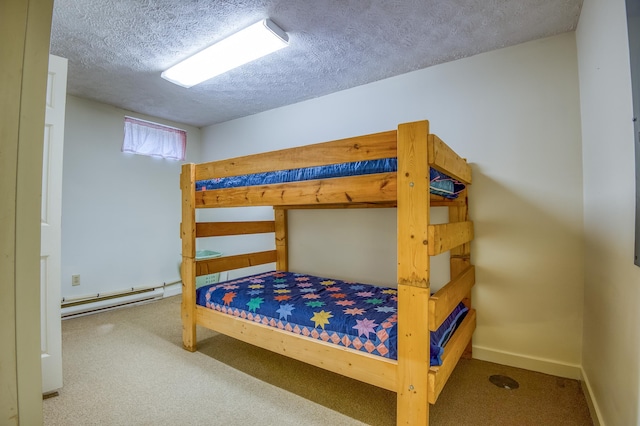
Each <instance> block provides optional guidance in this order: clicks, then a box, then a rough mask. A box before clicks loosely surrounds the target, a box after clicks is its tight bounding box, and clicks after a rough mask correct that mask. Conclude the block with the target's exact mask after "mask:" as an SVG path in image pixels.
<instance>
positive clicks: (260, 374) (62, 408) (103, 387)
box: [44, 296, 592, 426]
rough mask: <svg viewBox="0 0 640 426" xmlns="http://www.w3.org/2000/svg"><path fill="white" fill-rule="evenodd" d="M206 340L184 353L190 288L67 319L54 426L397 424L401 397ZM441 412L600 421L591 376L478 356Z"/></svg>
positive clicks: (458, 373)
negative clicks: (581, 378)
mask: <svg viewBox="0 0 640 426" xmlns="http://www.w3.org/2000/svg"><path fill="white" fill-rule="evenodd" d="M198 342H199V345H198V351H197V352H195V353H190V352H187V351H185V350H183V349H182V343H181V324H180V297H179V296H177V297H171V298H167V299H164V300H162V301H159V302H153V303H148V304H145V305H139V306H134V307H129V308H123V309H118V310H113V311H107V312H102V313H99V314H95V315H89V316H84V317H79V318H74V319H69V320H65V321H63V322H62V344H63V369H64V386H63V388H62V389H61V390H60V395H59V396H56V397H53V398H49V399H46V400H45V401H44V419H45V422H44V423H45V425H64V426H73V425H82V426H85V425H279V426H284V425H302V424H304V425H361V424H367V425H395V410H396V401H395V393H392V392H389V391H385V390H382V389H379V388H375V387H373V386H369V385H366V384H363V383H360V382H357V381H354V380H351V379H348V378H345V377H342V376H339V375H336V374H333V373H329V372H326V371H324V370H321V369H319V368H315V367H311V366H308V365H306V364H304V363H301V362H298V361H294V360H291V359H289V358H285V357H283V356H280V355H276V354H273V353H271V352H268V351H264V350H262V349H259V348H255V347H253V346H250V345H247V344H244V343H242V342H239V341H236V340H233V339H230V338H228V337H226V336H223V335H219V334H216V333H213V332H211V331H209V330H205V329H201V328H198ZM493 375H504V376H508V377H509V378H512V379H514V380H515V381H517V382H518V384H519V387H518V388H517V389H505V388H502V387H498V386H496V385H494V384H493V383H491V382H490V381H489V377H490V376H493ZM512 387H513V386H512ZM430 417H431V419H430V420H431V421H430V423H431V425H456V426H458V425H536V426H538V425H563V426H565V425H591V424H592V422H591V418H590V416H589V410H588V408H587V404H586V401H585V398H584V395H583V393H582V390H581V387H580V383H579V382H577V381H575V380H569V379H563V378H558V377H554V376H549V375H545V374H540V373H534V372H530V371H525V370H520V369H516V368H512V367H506V366H501V365H497V364H492V363H488V362H483V361H478V360H461V361H460V363H459V364H458V366H457V367H456V370H455V371H454V373H453V374H452V376H451V378H450V379H449V381H448V383H447V385H446V386H445V389H444V391H443V392H442V394H441V395H440V398H439V399H438V402H437V404H436V405H433V406H431V410H430Z"/></svg>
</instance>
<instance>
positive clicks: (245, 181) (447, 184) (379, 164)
mask: <svg viewBox="0 0 640 426" xmlns="http://www.w3.org/2000/svg"><path fill="white" fill-rule="evenodd" d="M397 170H398V160H397V159H396V158H383V159H379V160H368V161H354V162H351V163H342V164H331V165H327V166H316V167H307V168H300V169H290V170H280V171H275V172H268V173H254V174H250V175H243V176H229V177H224V178H216V179H208V180H201V181H197V182H196V191H206V190H210V189H221V188H237V187H241V186H255V185H269V184H277V183H286V182H297V181H303V180H313V179H329V178H335V177H343V176H357V175H366V174H373V173H386V172H395V171H397ZM430 178H431V192H432V193H433V194H437V195H441V196H443V197H447V198H456V197H457V195H458V193H459V192H460V191H462V190H463V189H464V184H463V183H461V182H459V181H457V180H455V179H452V178H450V177H449V176H447V175H445V174H444V173H440V172H438V171H437V170H434V169H431V175H430Z"/></svg>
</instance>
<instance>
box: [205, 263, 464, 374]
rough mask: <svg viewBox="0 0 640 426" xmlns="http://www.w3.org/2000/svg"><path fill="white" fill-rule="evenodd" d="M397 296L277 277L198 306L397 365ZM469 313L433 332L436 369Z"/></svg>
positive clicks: (460, 310)
mask: <svg viewBox="0 0 640 426" xmlns="http://www.w3.org/2000/svg"><path fill="white" fill-rule="evenodd" d="M397 301H398V298H397V290H395V289H393V288H385V287H378V286H373V285H369V284H361V283H356V282H346V281H340V280H335V279H329V278H322V277H316V276H312V275H305V274H296V273H292V272H279V271H272V272H267V273H263V274H257V275H252V276H249V277H244V278H240V279H237V280H231V281H226V282H223V283H217V284H211V285H209V286H204V287H200V288H198V289H197V290H196V303H197V304H198V305H200V306H206V307H208V308H210V309H214V310H216V311H220V312H224V313H226V314H229V315H234V316H237V317H241V318H245V319H247V320H250V321H255V322H259V323H261V324H265V325H269V326H272V327H277V328H279V329H283V330H287V331H290V332H292V333H295V334H301V335H304V336H307V337H311V338H315V339H318V340H323V341H325V342H330V343H334V344H336V345H340V346H345V347H348V348H352V349H357V350H360V351H364V352H368V353H371V354H375V355H379V356H382V357H385V358H391V359H397V355H398V352H397V344H396V342H397V306H398V303H397ZM467 311H468V309H467V308H466V307H465V306H464V305H463V304H462V303H461V304H459V305H458V306H457V307H456V308H455V309H454V310H453V312H452V313H451V314H450V315H449V317H448V318H447V319H446V320H445V321H444V322H443V324H442V325H441V326H440V328H439V329H438V330H437V331H435V332H431V346H430V347H431V351H430V352H431V365H432V366H435V365H441V364H442V354H443V352H444V346H445V345H446V343H447V342H448V341H449V338H450V337H451V335H452V334H453V332H454V331H455V329H456V328H457V327H458V325H459V324H460V323H461V322H462V320H463V319H464V317H465V315H466V314H467Z"/></svg>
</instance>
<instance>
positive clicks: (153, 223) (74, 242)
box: [62, 96, 201, 298]
mask: <svg viewBox="0 0 640 426" xmlns="http://www.w3.org/2000/svg"><path fill="white" fill-rule="evenodd" d="M125 115H131V116H134V117H139V118H143V119H148V120H151V121H155V122H159V123H164V124H168V125H172V126H175V127H179V128H182V129H185V130H187V160H189V161H195V160H196V159H197V158H198V156H199V154H200V146H201V135H200V133H201V132H200V129H198V128H194V127H191V126H184V125H181V124H178V123H172V122H168V121H166V120H162V119H157V118H154V117H146V116H142V115H139V114H135V113H131V112H130V111H125V110H122V109H118V108H115V107H112V106H108V105H105V104H100V103H97V102H93V101H90V100H86V99H81V98H77V97H74V96H68V97H67V111H66V122H65V141H64V166H63V169H64V171H63V189H62V296H63V297H67V298H69V297H71V298H73V297H77V296H85V295H90V294H95V293H105V292H113V291H122V290H127V289H131V288H132V287H136V288H137V287H145V286H157V285H162V284H163V283H169V282H173V281H177V280H179V279H180V274H179V271H178V264H179V262H180V252H181V245H180V233H179V225H180V215H181V213H180V206H181V204H180V186H179V179H180V178H179V176H180V166H181V163H180V162H178V161H171V160H163V159H159V158H152V157H145V156H140V155H133V154H125V153H122V152H121V147H122V138H123V134H124V121H123V120H124V116H125ZM72 274H80V279H81V284H80V285H79V286H72V285H71V275H72Z"/></svg>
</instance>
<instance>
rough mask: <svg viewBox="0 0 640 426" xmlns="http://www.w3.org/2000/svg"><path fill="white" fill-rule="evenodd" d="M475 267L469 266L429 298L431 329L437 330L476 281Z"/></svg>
mask: <svg viewBox="0 0 640 426" xmlns="http://www.w3.org/2000/svg"><path fill="white" fill-rule="evenodd" d="M475 277H476V275H475V267H474V266H469V267H468V268H467V269H465V270H464V271H463V272H462V273H460V274H459V275H458V276H456V277H455V278H454V279H452V280H451V281H450V282H448V283H447V284H446V285H445V286H444V287H442V288H441V289H440V290H438V291H437V292H436V294H434V295H433V296H431V297H430V298H429V329H430V330H431V331H436V330H437V329H438V327H440V324H442V322H443V321H444V320H445V319H446V318H447V317H448V316H449V314H450V313H451V311H453V309H454V308H455V307H456V306H457V305H458V303H460V301H462V300H463V299H464V298H465V297H467V295H468V294H469V292H470V291H471V287H473V284H474V283H475Z"/></svg>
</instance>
